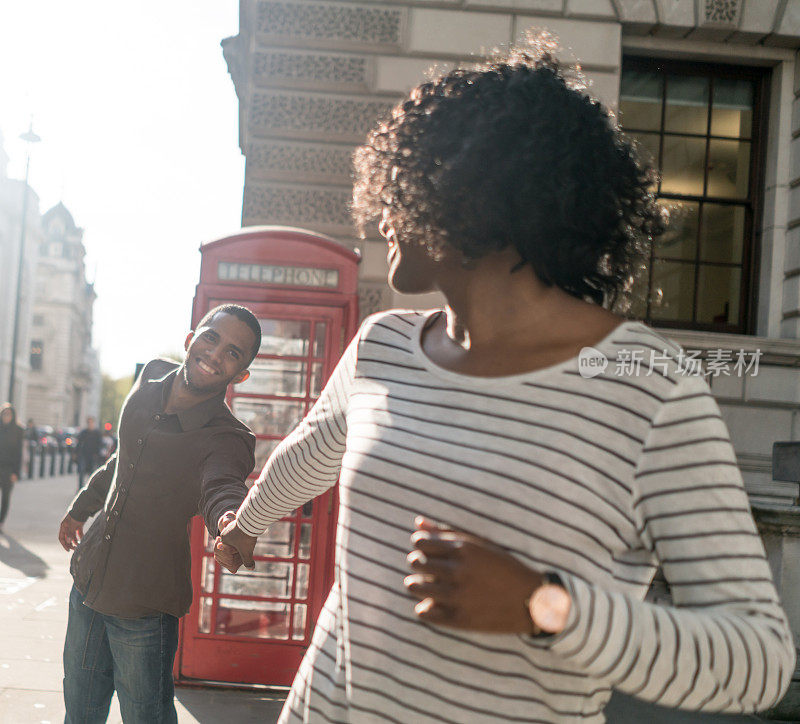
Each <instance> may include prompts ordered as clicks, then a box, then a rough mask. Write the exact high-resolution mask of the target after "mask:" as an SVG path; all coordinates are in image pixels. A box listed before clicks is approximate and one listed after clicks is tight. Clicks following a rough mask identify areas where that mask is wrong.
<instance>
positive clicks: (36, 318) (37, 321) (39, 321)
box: [33, 314, 44, 327]
mask: <svg viewBox="0 0 800 724" xmlns="http://www.w3.org/2000/svg"><path fill="white" fill-rule="evenodd" d="M43 324H44V315H43V314H34V315H33V326H34V327H41V326H42V325H43Z"/></svg>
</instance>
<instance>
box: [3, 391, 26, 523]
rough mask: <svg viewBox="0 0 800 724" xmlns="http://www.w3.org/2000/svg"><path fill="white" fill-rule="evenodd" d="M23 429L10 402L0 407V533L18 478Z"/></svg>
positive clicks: (23, 437) (20, 464)
mask: <svg viewBox="0 0 800 724" xmlns="http://www.w3.org/2000/svg"><path fill="white" fill-rule="evenodd" d="M24 439H25V429H24V428H23V427H22V426H21V425H19V424H18V423H17V413H16V411H15V410H14V408H13V407H12V406H11V404H10V403H6V404H5V405H3V407H2V409H0V495H2V500H0V533H1V532H2V530H3V524H4V523H5V520H6V515H8V506H9V505H10V503H11V490H12V488H13V487H14V483H16V482H17V480H19V475H20V467H21V466H22V442H23V440H24Z"/></svg>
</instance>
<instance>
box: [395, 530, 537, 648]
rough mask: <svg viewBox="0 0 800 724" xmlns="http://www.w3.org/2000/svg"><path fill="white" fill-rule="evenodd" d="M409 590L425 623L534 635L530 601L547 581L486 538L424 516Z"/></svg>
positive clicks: (414, 538)
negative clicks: (531, 596) (528, 604)
mask: <svg viewBox="0 0 800 724" xmlns="http://www.w3.org/2000/svg"><path fill="white" fill-rule="evenodd" d="M415 524H416V526H417V530H416V531H414V533H413V534H412V536H411V543H412V545H413V546H414V549H413V550H412V551H411V553H409V554H408V565H409V567H410V568H411V570H412V571H414V573H413V574H412V575H410V576H407V577H406V578H405V581H404V583H405V586H406V588H407V589H408V591H409V593H411V594H412V595H413V596H414V597H415V598H417V599H418V600H419V603H417V604H416V606H415V607H414V612H415V613H416V614H417V616H418V617H419V618H421V619H422V620H423V621H427V622H429V623H434V624H438V625H441V626H450V627H453V628H459V629H465V630H468V631H485V632H489V633H534V632H535V627H534V625H533V622H532V621H531V619H530V614H529V613H528V608H527V606H526V601H527V599H528V598H529V597H530V595H531V594H532V593H533V591H534V590H536V589H537V588H538V587H539V586H540V585H541V584H542V583H543V581H544V579H543V577H542V575H541V574H540V573H537V572H536V571H533V570H531V569H530V568H528V567H527V566H525V565H524V564H523V563H521V562H520V561H518V560H517V559H516V558H514V557H513V556H511V555H510V554H508V553H506V552H505V551H504V550H503V549H502V548H500V547H498V546H496V545H495V544H494V543H491V542H489V541H487V540H485V539H483V538H478V537H477V536H474V535H471V534H469V533H465V532H463V531H458V530H453V529H451V528H449V527H447V526H443V525H440V524H438V523H435V522H433V521H431V520H429V519H427V518H424V517H422V516H419V517H417V518H416V520H415Z"/></svg>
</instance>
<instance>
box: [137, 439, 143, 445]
mask: <svg viewBox="0 0 800 724" xmlns="http://www.w3.org/2000/svg"><path fill="white" fill-rule="evenodd" d="M136 444H137V445H144V440H142V438H139V439H138V440H137V441H136Z"/></svg>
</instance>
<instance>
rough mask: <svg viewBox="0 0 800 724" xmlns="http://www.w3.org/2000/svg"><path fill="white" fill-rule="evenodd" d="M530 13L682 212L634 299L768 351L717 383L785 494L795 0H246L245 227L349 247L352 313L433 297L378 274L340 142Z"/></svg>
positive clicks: (380, 253) (639, 312) (794, 411)
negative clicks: (356, 216) (310, 233)
mask: <svg viewBox="0 0 800 724" xmlns="http://www.w3.org/2000/svg"><path fill="white" fill-rule="evenodd" d="M510 8H514V9H513V10H512V9H510ZM531 28H542V29H547V30H549V31H551V32H552V33H554V34H555V35H556V36H558V38H559V39H560V41H561V45H562V48H563V51H562V57H565V58H567V59H577V60H579V61H580V63H581V66H582V69H583V71H584V72H585V73H586V75H587V77H588V80H589V84H590V85H589V92H590V93H591V94H592V95H594V96H596V97H598V98H599V99H600V100H602V101H603V102H604V103H605V104H607V105H608V106H609V107H611V108H613V109H614V110H616V111H618V112H619V113H620V121H621V124H622V126H623V127H624V128H625V129H626V130H629V132H630V133H631V135H634V136H635V137H636V139H637V140H638V141H639V143H640V145H641V146H642V147H643V148H644V149H645V151H646V152H649V153H650V154H651V155H652V156H653V157H654V159H655V161H656V163H658V165H659V167H660V169H661V172H662V174H663V180H662V183H661V187H660V189H659V196H660V197H661V198H662V200H663V201H662V202H663V203H665V204H669V205H671V207H672V209H673V217H674V220H675V223H673V226H672V229H671V231H670V233H669V234H668V235H667V237H665V239H664V241H663V242H661V243H659V245H657V246H656V248H655V249H653V250H652V255H651V257H652V258H651V261H652V263H651V264H650V266H649V270H648V274H646V275H645V276H644V278H642V279H640V280H639V289H638V295H637V303H636V305H635V306H634V308H633V309H632V310H631V314H632V315H634V316H639V317H640V318H643V319H645V320H646V321H648V322H650V323H652V324H654V325H655V326H659V327H662V328H664V329H665V330H666V331H667V332H668V334H670V335H671V336H673V337H675V339H676V340H678V341H679V342H681V343H683V344H684V345H685V346H687V347H691V348H699V349H702V350H704V351H707V350H710V349H716V348H724V349H727V350H728V351H729V352H731V353H734V352H735V353H738V350H740V349H744V350H745V351H746V352H748V353H750V352H753V351H754V350H755V349H756V348H758V349H760V350H761V351H762V352H763V353H764V356H762V357H761V359H760V368H759V374H758V375H757V376H750V377H736V376H733V375H722V374H721V375H720V376H718V377H713V378H711V382H712V384H713V387H714V391H715V394H716V395H717V397H718V399H719V402H720V404H721V405H722V408H723V412H724V414H725V417H726V420H727V422H728V425H729V427H730V429H731V434H732V436H733V440H734V443H735V446H736V450H737V453H738V455H739V461H740V464H741V467H742V470H743V472H744V475H745V478H746V480H747V482H748V486H749V487H750V489H751V492H752V493H753V494H754V495H756V496H758V497H760V498H770V499H782V500H786V501H788V500H789V499H792V498H796V497H797V495H798V492H800V490H798V486H797V484H794V483H793V484H791V485H788V486H783V485H777V484H776V483H775V482H774V481H773V480H772V477H771V446H772V443H773V441H775V440H791V439H795V438H796V437H797V436H798V435H800V425H799V423H800V416H799V415H798V413H799V412H800V374H799V373H798V371H797V370H796V369H795V367H796V365H798V364H800V341H798V340H799V339H800V138H795V137H796V136H798V134H800V101H796V100H795V95H796V93H797V90H796V89H797V88H798V87H799V86H800V71H799V70H798V69H797V62H796V61H797V53H796V49H797V48H798V47H800V0H788V2H787V1H784V0H725V1H722V0H717V1H715V2H710V1H703V2H695V0H513V1H512V0H507V1H506V0H450V1H449V2H442V1H441V0H413V2H412V1H411V0H408V1H405V0H397V1H396V2H391V1H387V2H381V3H375V2H373V3H368V4H367V3H364V4H359V3H357V2H350V1H349V0H348V1H341V0H340V1H338V2H333V1H331V0H325V1H316V0H292V2H286V1H285V0H242V1H241V3H240V32H239V35H237V36H235V37H232V38H227V39H226V40H224V41H223V50H224V54H225V57H226V59H227V62H228V67H229V70H230V73H231V76H232V78H233V82H234V85H235V87H236V92H237V94H238V97H239V101H240V113H239V119H240V129H239V131H240V133H239V138H240V145H241V149H242V152H243V153H244V155H245V157H246V173H245V188H244V203H243V213H242V224H243V226H250V225H255V224H286V225H291V226H300V227H305V228H309V229H312V230H315V231H319V232H322V233H326V234H329V235H332V236H334V237H335V238H337V239H338V240H339V241H340V242H341V243H342V244H344V245H346V246H348V247H358V248H360V250H361V252H362V254H363V263H362V265H361V282H360V298H361V309H362V313H363V314H364V315H366V314H369V313H372V312H375V311H379V310H381V309H385V308H389V307H392V306H406V307H408V306H412V307H420V306H423V307H424V306H430V305H432V304H434V303H436V300H435V299H434V298H432V297H425V298H410V297H401V296H400V295H397V294H396V293H395V292H393V291H392V290H391V289H389V287H388V286H387V284H386V281H385V280H386V252H385V245H384V243H383V242H382V240H381V239H380V237H379V236H378V235H377V230H376V232H375V234H374V236H373V237H372V238H370V239H367V240H366V241H365V240H360V239H358V238H357V236H356V233H355V230H354V227H353V225H352V223H351V221H350V218H349V215H348V209H347V204H348V200H349V199H350V190H351V170H350V157H351V153H352V151H353V149H354V147H355V146H356V144H358V143H359V142H361V141H363V139H364V138H365V135H366V133H367V131H368V130H369V128H370V127H371V126H372V125H373V124H374V123H375V120H376V118H377V117H378V116H379V115H380V114H381V113H383V112H385V111H386V110H387V109H389V108H390V107H391V106H392V105H393V104H394V103H395V102H396V101H397V100H398V99H399V98H401V97H402V95H403V94H404V93H405V92H407V91H408V90H409V89H410V88H411V87H412V86H414V85H416V84H417V83H419V82H420V81H422V80H423V79H424V78H425V76H426V72H427V71H428V69H430V68H440V69H444V68H449V67H452V66H453V65H455V64H458V63H463V62H469V61H474V60H480V59H483V58H486V57H488V56H489V55H490V54H491V51H492V49H494V48H497V47H504V46H508V45H509V44H510V43H512V42H514V41H515V40H518V39H520V38H522V37H523V36H524V34H525V33H526V31H528V30H529V29H531ZM704 354H705V352H704Z"/></svg>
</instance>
